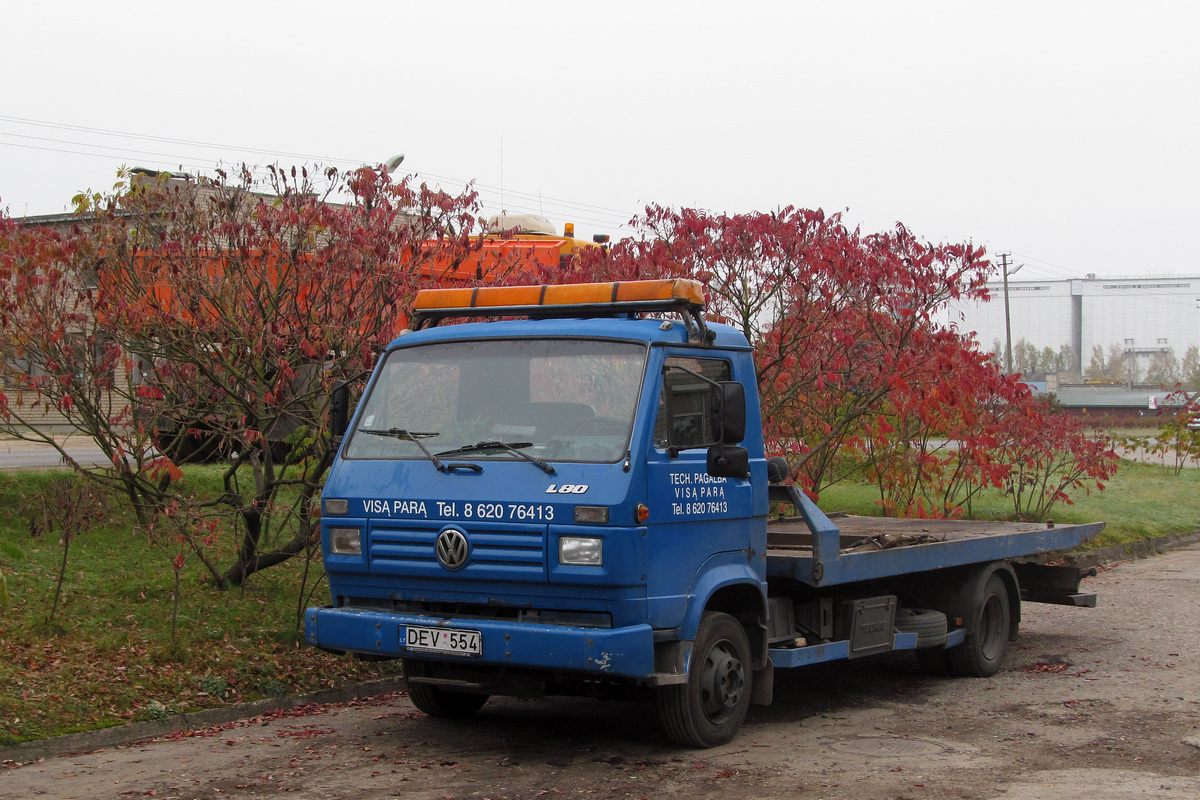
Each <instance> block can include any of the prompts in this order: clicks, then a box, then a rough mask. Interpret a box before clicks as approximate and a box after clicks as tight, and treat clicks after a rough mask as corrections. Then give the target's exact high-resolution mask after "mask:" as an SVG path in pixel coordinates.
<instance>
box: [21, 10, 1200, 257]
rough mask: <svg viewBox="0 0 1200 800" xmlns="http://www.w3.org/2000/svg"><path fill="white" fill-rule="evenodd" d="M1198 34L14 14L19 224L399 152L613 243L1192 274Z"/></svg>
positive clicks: (652, 17)
mask: <svg viewBox="0 0 1200 800" xmlns="http://www.w3.org/2000/svg"><path fill="white" fill-rule="evenodd" d="M1197 33H1200V3H1194V2H1187V1H1186V0H1178V1H1177V2H1156V1H1155V0H1144V1H1143V2H1139V3H1128V2H1113V1H1112V0H1091V2H1058V1H1056V0H1042V1H1041V2H1022V1H1021V0H1010V2H1006V3H987V4H984V3H973V2H924V1H922V0H911V1H909V2H894V0H892V1H888V2H885V1H883V0H861V1H860V2H854V0H844V1H843V2H829V0H824V1H823V2H807V0H797V1H795V2H770V1H768V0H741V2H738V3H731V2H728V0H725V1H723V2H711V1H710V0H691V1H690V2H660V1H659V0H640V2H627V1H626V0H606V1H605V2H594V1H593V2H587V3H584V2H567V1H566V0H560V1H559V2H521V1H520V0H507V1H506V2H499V1H498V0H493V2H476V1H475V0H455V2H443V3H431V2H428V0H423V1H422V2H408V1H407V0H393V1H392V2H382V1H375V2H355V0H343V1H342V2H340V3H328V2H325V3H319V2H308V1H307V0H291V1H290V2H274V1H273V0H262V1H261V2H260V1H258V0H241V1H240V2H226V0H208V2H205V3H168V2H162V0H156V2H104V0H89V2H78V1H77V0H59V1H58V2H55V3H36V4H35V3H16V2H13V3H6V4H5V13H4V24H3V25H0V69H2V70H3V74H4V76H5V80H4V81H3V83H2V84H0V209H2V208H6V209H7V211H8V213H9V214H10V215H12V216H25V215H36V214H52V213H59V212H62V211H65V210H68V208H69V206H70V202H71V198H72V197H73V196H74V195H75V194H77V193H78V192H80V191H82V190H93V191H107V190H110V189H111V188H112V186H113V184H114V183H115V181H116V179H117V171H118V169H119V168H120V167H121V166H122V165H124V166H129V167H133V166H143V167H148V168H151V169H166V170H182V171H184V172H189V173H192V174H212V172H213V170H214V169H215V168H216V167H217V166H218V165H225V166H236V165H238V164H241V163H246V164H249V165H251V166H256V167H262V166H264V165H266V164H272V163H278V164H283V165H293V164H314V163H320V164H326V165H333V166H337V167H339V168H342V169H352V168H354V167H357V166H359V165H361V164H378V163H380V162H383V161H386V160H387V159H388V158H389V157H391V156H393V155H395V154H398V153H403V154H404V155H405V160H404V162H403V165H402V167H401V170H402V171H405V172H408V171H411V172H413V173H415V174H416V175H417V176H418V177H419V178H420V179H421V180H424V181H427V182H429V183H435V184H439V185H441V186H442V187H443V188H446V189H449V190H451V191H460V190H461V189H463V188H464V187H465V186H466V185H467V184H468V183H472V182H473V185H474V187H475V188H476V189H477V190H478V191H479V193H480V197H481V199H482V202H483V205H484V210H485V212H486V213H495V212H497V211H499V210H501V209H505V210H508V211H513V212H532V213H539V214H541V215H543V216H545V217H547V218H549V219H550V220H552V221H553V222H554V223H555V224H556V225H557V226H558V227H559V229H560V230H561V228H562V225H563V223H565V222H574V223H575V225H576V232H577V234H579V235H582V236H587V237H590V236H591V235H592V234H593V233H607V234H609V235H611V236H613V237H615V238H619V237H620V236H622V235H628V233H629V232H630V231H629V228H628V227H627V226H626V223H627V222H628V221H629V219H630V218H632V217H633V216H634V215H635V214H637V213H638V212H640V211H641V210H642V209H644V208H645V207H646V205H647V204H651V203H654V204H659V205H663V206H672V207H696V208H703V209H707V210H709V211H711V212H715V213H740V212H752V211H771V210H773V209H776V208H779V207H782V206H787V205H792V206H797V207H806V208H822V209H824V210H825V211H826V212H829V213H833V212H841V213H842V214H843V217H844V219H845V220H846V221H847V222H848V223H849V224H851V225H852V226H857V227H860V228H861V229H862V230H863V231H864V232H873V231H880V230H886V229H889V228H891V227H892V226H894V225H896V224H898V223H900V224H903V225H905V226H906V227H908V228H909V229H910V230H912V231H913V232H915V233H916V234H917V235H919V236H921V237H923V238H925V239H927V240H929V241H932V242H967V241H969V242H973V243H975V244H977V245H981V246H984V247H986V248H987V250H988V252H989V253H990V254H992V255H993V256H995V255H998V254H1000V253H1011V254H1012V256H1011V258H1010V263H1013V264H1022V265H1024V266H1023V267H1022V269H1023V271H1022V273H1021V274H1020V275H1019V276H1016V277H1015V278H1014V279H1016V278H1020V279H1022V280H1024V279H1038V278H1041V279H1050V278H1066V277H1081V276H1084V275H1087V274H1096V275H1099V276H1102V277H1105V276H1149V275H1168V274H1177V275H1179V274H1192V275H1195V274H1200V256H1198V255H1197V250H1196V247H1195V243H1194V241H1193V239H1194V234H1195V232H1196V230H1197V227H1198V222H1200V154H1198V153H1200V57H1197V56H1196V55H1195V38H1196V35H1197Z"/></svg>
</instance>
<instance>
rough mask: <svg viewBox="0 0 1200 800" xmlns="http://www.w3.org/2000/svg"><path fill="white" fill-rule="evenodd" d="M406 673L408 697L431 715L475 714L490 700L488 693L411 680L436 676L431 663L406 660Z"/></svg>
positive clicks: (462, 715) (460, 717) (462, 716)
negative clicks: (460, 690)
mask: <svg viewBox="0 0 1200 800" xmlns="http://www.w3.org/2000/svg"><path fill="white" fill-rule="evenodd" d="M404 674H405V676H406V677H407V678H409V680H408V699H409V700H412V704H413V705H414V706H416V707H417V708H418V709H419V710H421V711H424V712H425V713H426V714H428V715H429V716H431V717H447V718H451V719H462V718H464V717H469V716H471V715H473V714H474V713H475V712H476V711H478V710H479V709H481V708H483V704H484V703H486V702H487V701H488V696H487V695H486V694H473V693H471V692H456V691H454V690H452V689H443V688H442V687H440V686H433V685H430V684H428V683H420V682H414V681H413V680H411V679H412V678H414V677H416V678H420V677H434V674H435V668H434V666H433V665H431V664H426V663H424V662H420V661H409V660H406V661H405V662H404Z"/></svg>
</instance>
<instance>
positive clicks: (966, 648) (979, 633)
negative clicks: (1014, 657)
mask: <svg viewBox="0 0 1200 800" xmlns="http://www.w3.org/2000/svg"><path fill="white" fill-rule="evenodd" d="M971 616H972V619H973V620H974V622H975V624H974V626H973V627H972V629H971V632H970V633H968V634H967V638H966V639H964V640H963V643H962V644H960V645H959V646H957V647H951V648H950V649H949V650H947V651H946V657H947V660H948V661H949V663H950V670H951V671H952V672H953V673H954V674H955V675H963V676H966V677H971V678H990V677H991V676H992V675H995V674H996V673H997V672H999V671H1000V664H1001V663H1002V662H1003V661H1004V656H1005V655H1007V653H1008V636H1009V628H1010V625H1011V622H1012V608H1011V606H1010V605H1009V601H1008V587H1007V586H1006V585H1005V583H1004V580H1003V579H1002V578H1001V577H1000V576H999V575H995V574H993V575H992V576H991V577H990V578H988V579H987V583H986V584H985V585H984V588H983V594H982V595H981V597H980V598H979V600H978V602H977V605H976V606H975V607H974V608H973V609H972V610H971Z"/></svg>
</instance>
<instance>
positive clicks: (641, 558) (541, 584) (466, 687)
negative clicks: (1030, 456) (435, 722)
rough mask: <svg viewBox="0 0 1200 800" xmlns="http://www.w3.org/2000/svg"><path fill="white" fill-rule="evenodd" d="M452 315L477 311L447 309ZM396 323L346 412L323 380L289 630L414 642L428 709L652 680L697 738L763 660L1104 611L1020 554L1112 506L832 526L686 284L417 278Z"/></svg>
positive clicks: (1084, 529) (746, 358) (988, 658)
mask: <svg viewBox="0 0 1200 800" xmlns="http://www.w3.org/2000/svg"><path fill="white" fill-rule="evenodd" d="M463 317H466V318H491V321H468V322H465V323H463V324H452V325H440V326H439V325H438V323H439V322H441V321H444V320H447V319H451V318H463ZM412 328H413V330H411V331H407V332H405V333H404V334H403V335H401V336H400V337H399V338H397V339H396V340H395V341H394V342H392V343H391V344H390V345H389V346H388V348H387V349H386V351H385V352H384V353H383V354H382V355H381V357H380V359H379V361H378V363H377V365H376V367H375V369H374V371H373V374H372V375H371V378H370V380H369V381H368V383H367V386H366V388H365V390H364V392H363V396H362V399H361V401H360V402H359V403H358V405H357V407H356V408H355V409H354V411H353V414H352V415H351V414H350V412H349V410H348V405H349V401H348V398H349V392H348V389H347V387H346V386H344V385H342V386H339V387H338V388H336V389H335V391H334V394H333V397H332V402H331V425H332V427H333V429H334V433H335V436H337V437H339V438H340V440H341V441H340V446H339V450H338V455H337V459H336V462H335V463H334V465H333V467H332V469H331V471H330V473H329V476H328V480H327V483H326V485H325V488H324V492H323V495H322V522H321V531H322V549H323V554H324V559H325V568H326V570H327V573H328V577H329V587H330V593H331V596H332V602H331V604H330V605H329V606H327V607H321V608H309V609H308V610H307V612H306V621H305V635H306V638H307V641H308V643H309V644H312V645H315V646H317V647H320V648H323V649H326V650H330V651H335V652H348V653H353V654H355V655H357V656H359V657H362V658H368V659H393V658H401V659H404V669H405V675H406V678H407V682H408V685H409V692H410V697H411V699H412V701H413V703H414V704H415V705H416V706H417V708H419V709H420V710H422V711H424V712H426V713H428V714H431V715H435V716H447V717H466V716H469V715H471V714H474V713H475V712H476V711H478V710H479V709H480V708H481V707H482V706H483V705H484V703H485V702H486V701H487V699H488V697H489V696H490V695H516V696H540V695H553V694H574V695H592V696H599V697H639V696H643V695H644V696H648V697H652V698H653V702H654V703H655V705H656V707H657V710H658V714H659V719H660V721H661V723H662V726H663V728H664V729H665V731H666V733H667V735H668V736H670V737H671V738H672V739H673V740H675V741H677V742H679V743H681V744H685V745H690V746H694V747H712V746H715V745H718V744H722V743H724V742H727V741H729V740H730V739H732V738H733V737H734V736H735V735H736V734H737V731H738V729H739V727H740V726H741V724H742V722H743V720H744V718H745V716H746V712H747V709H748V706H749V705H750V704H751V703H759V704H766V703H770V701H771V695H772V685H773V675H774V670H775V669H776V668H784V667H799V666H804V665H808V664H815V663H819V662H823V661H831V660H836V659H853V658H860V657H864V656H870V655H874V654H879V653H886V652H891V651H897V650H913V651H915V653H916V657H917V659H918V660H919V662H920V664H921V665H922V666H923V667H924V668H925V669H927V670H928V671H930V672H933V673H938V674H951V675H963V676H989V675H992V674H994V673H995V672H996V671H997V670H998V669H999V668H1000V665H1001V662H1002V661H1003V659H1004V657H1005V654H1006V652H1007V649H1008V644H1009V642H1010V641H1012V640H1014V639H1015V638H1016V636H1017V630H1018V624H1019V621H1020V616H1021V603H1022V601H1027V602H1049V603H1061V604H1066V605H1076V606H1093V605H1095V596H1094V595H1092V594H1087V593H1082V592H1080V590H1079V583H1080V579H1081V578H1082V577H1083V576H1082V574H1081V571H1080V570H1078V569H1074V568H1067V567H1054V566H1047V565H1045V564H1042V563H1038V562H1039V559H1038V558H1036V557H1037V556H1039V555H1042V554H1046V553H1050V552H1053V551H1057V550H1063V549H1066V548H1070V547H1074V546H1076V545H1078V544H1081V543H1083V542H1086V541H1088V540H1090V539H1091V538H1092V537H1094V536H1095V535H1096V534H1097V533H1099V532H1100V530H1101V529H1102V528H1103V527H1104V526H1103V523H1096V524H1089V525H1072V526H1059V527H1055V526H1054V525H1053V524H1021V523H990V522H962V521H930V520H898V519H887V518H855V517H845V518H841V519H839V520H838V524H836V525H835V524H834V523H833V522H832V521H831V520H830V519H829V518H828V517H827V516H826V515H824V514H823V513H822V512H821V511H820V510H819V509H818V508H817V507H816V506H815V504H813V503H812V502H811V501H810V500H809V499H808V498H807V497H805V496H804V495H803V494H802V493H800V492H798V491H797V490H796V489H795V488H794V487H792V486H790V485H786V484H785V483H784V482H783V481H784V479H785V477H786V473H787V465H786V462H784V461H783V460H782V459H780V458H778V457H776V458H768V456H767V453H766V452H764V441H763V436H762V423H761V417H760V413H759V406H758V403H757V395H756V391H757V386H756V382H755V372H754V362H753V359H752V355H753V354H752V350H751V347H750V345H749V343H748V342H747V340H746V338H745V337H744V336H743V335H742V333H741V332H739V331H738V330H736V329H735V328H733V327H730V326H728V325H724V324H719V323H714V322H711V321H709V320H707V319H706V318H705V315H704V302H703V291H702V287H701V286H700V285H699V284H698V283H696V282H694V281H687V280H667V281H630V282H621V283H600V284H576V285H562V286H520V287H500V286H491V287H481V288H474V289H472V288H465V289H432V290H427V291H423V292H421V293H420V294H419V296H418V299H417V301H416V305H415V313H414V316H413V322H412ZM771 509H785V510H787V511H789V515H788V516H784V517H782V518H778V519H772V518H771V515H770V514H769V513H768V512H769V510H771ZM1041 560H1044V559H1041Z"/></svg>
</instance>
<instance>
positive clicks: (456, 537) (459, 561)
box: [435, 528, 469, 569]
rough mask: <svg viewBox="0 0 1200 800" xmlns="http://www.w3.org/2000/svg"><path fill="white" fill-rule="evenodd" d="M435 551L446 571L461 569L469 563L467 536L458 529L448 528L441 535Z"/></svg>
mask: <svg viewBox="0 0 1200 800" xmlns="http://www.w3.org/2000/svg"><path fill="white" fill-rule="evenodd" d="M435 549H436V550H437V558H438V561H439V562H441V564H442V566H443V567H445V568H446V569H459V568H460V567H462V566H463V565H464V564H466V563H467V552H468V550H469V548H468V546H467V535H466V534H465V533H463V532H462V531H460V530H459V529H458V528H446V530H444V531H442V532H441V533H439V534H438V537H437V543H436V545H435Z"/></svg>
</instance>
